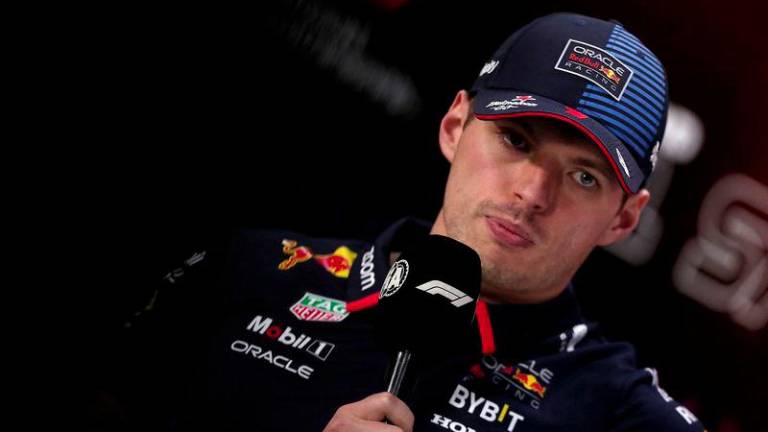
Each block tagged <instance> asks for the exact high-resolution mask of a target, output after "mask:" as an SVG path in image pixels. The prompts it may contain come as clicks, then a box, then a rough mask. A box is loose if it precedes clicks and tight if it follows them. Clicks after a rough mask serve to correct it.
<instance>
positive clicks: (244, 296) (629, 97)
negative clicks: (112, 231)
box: [136, 14, 702, 432]
mask: <svg viewBox="0 0 768 432" xmlns="http://www.w3.org/2000/svg"><path fill="white" fill-rule="evenodd" d="M666 109H667V87H666V79H665V76H664V72H663V69H662V67H661V65H660V63H659V61H658V60H657V59H656V57H655V56H654V55H653V54H652V53H651V52H650V51H649V50H648V49H647V48H646V47H645V46H643V45H642V43H640V42H639V41H638V40H637V38H635V36H633V35H631V34H630V33H628V32H627V31H626V30H624V29H623V27H622V26H621V25H618V24H616V23H613V22H607V21H602V20H597V19H594V18H589V17H584V16H579V15H573V14H554V15H550V16H546V17H543V18H540V19H538V20H536V21H534V22H532V23H531V24H529V25H528V26H526V27H524V28H522V29H520V30H519V31H517V32H516V33H514V34H513V35H512V36H510V38H509V39H507V41H506V42H504V44H503V45H502V46H501V47H500V48H499V49H498V50H497V52H496V54H495V55H494V57H493V58H492V59H491V60H490V61H489V62H488V63H487V64H486V65H485V66H484V67H483V68H482V71H481V73H480V76H479V77H478V79H477V81H476V82H475V84H474V86H473V87H472V90H471V91H470V92H467V91H460V92H458V94H457V95H456V97H455V100H454V102H453V104H452V105H451V107H450V108H449V110H448V112H447V113H446V114H445V116H444V117H443V120H442V122H441V124H440V130H439V143H440V149H441V151H442V153H443V155H444V156H445V157H446V159H447V160H448V161H449V162H450V163H451V170H450V174H449V177H448V181H447V184H446V190H445V197H444V202H443V206H442V208H441V209H440V212H439V214H438V215H437V218H436V220H435V221H434V223H433V224H432V225H431V229H430V227H429V225H424V224H423V223H419V222H417V221H412V220H404V221H401V222H399V223H398V224H396V225H395V226H393V227H392V228H390V229H389V230H388V231H387V232H385V233H384V234H383V235H382V236H381V237H380V238H379V239H378V240H377V241H376V242H375V243H374V244H368V243H364V242H358V241H340V240H330V239H313V238H309V237H305V236H302V235H299V234H296V233H289V232H268V231H251V232H245V233H242V235H240V236H238V237H237V238H236V239H235V240H234V242H233V245H232V247H231V252H230V254H229V257H228V258H227V260H226V264H225V268H226V270H225V271H224V273H223V274H224V275H225V276H224V277H223V278H220V279H219V278H217V279H216V280H218V281H219V283H218V285H216V286H217V287H218V288H217V289H218V290H219V292H220V293H222V294H223V298H222V301H221V302H219V303H218V304H215V303H214V302H212V301H210V300H209V299H208V298H207V297H205V300H204V301H206V302H207V306H209V307H208V308H207V310H208V311H213V310H215V311H217V313H213V312H207V313H206V314H205V315H202V316H203V317H204V318H206V320H205V321H201V314H199V313H197V312H189V311H190V309H192V310H194V309H193V308H189V307H187V306H188V305H186V304H183V305H182V306H178V305H176V304H174V301H173V300H166V301H165V303H166V305H165V310H166V313H165V314H164V315H163V318H162V319H160V320H161V321H162V323H164V324H165V327H164V331H163V332H162V333H159V335H160V336H159V339H160V341H161V343H160V345H161V346H162V347H164V348H165V351H164V352H163V358H166V359H169V360H167V361H168V362H169V363H170V366H171V368H173V367H174V366H177V367H184V366H186V365H187V362H188V361H189V356H186V355H185V353H186V352H188V351H189V350H193V351H199V350H200V349H202V348H204V347H206V349H207V352H208V353H209V354H208V355H207V357H206V360H205V361H204V362H202V364H200V365H199V366H194V367H190V370H189V371H186V372H184V373H182V374H180V376H182V377H184V378H180V379H177V380H176V381H173V382H174V383H176V384H178V383H182V385H187V384H186V383H192V384H191V385H190V388H189V390H188V391H185V392H184V394H188V395H189V400H187V401H184V402H183V403H178V404H174V406H173V407H171V408H173V410H172V411H173V413H172V416H171V419H170V420H168V421H171V422H172V424H173V425H174V426H177V427H179V428H186V427H190V428H191V427H203V426H207V427H212V428H213V427H215V428H217V429H226V430H229V429H233V430H234V429H237V430H291V431H296V430H320V429H321V428H323V427H324V426H325V430H326V431H365V430H370V431H379V430H380V431H395V430H411V429H416V430H435V431H442V430H451V431H480V430H499V431H501V430H504V431H510V432H511V431H516V432H520V431H527V430H531V431H532V430H535V431H544V430H553V431H554V430H569V431H575V430H584V431H600V430H605V431H643V430H665V431H700V430H702V426H701V424H700V423H699V422H698V420H697V419H696V417H695V416H694V415H693V414H692V413H690V412H689V411H688V410H687V409H685V408H684V407H682V406H681V405H679V404H678V403H677V402H675V401H674V400H673V399H672V398H670V397H669V396H668V395H667V394H666V393H665V392H664V391H663V390H662V389H661V388H660V387H658V379H657V376H656V373H655V371H653V370H652V369H639V368H637V367H636V365H635V364H634V354H633V351H632V349H631V347H629V346H628V345H627V344H619V343H609V342H606V341H605V340H604V339H603V338H602V337H601V336H600V335H599V332H598V330H597V328H596V327H595V325H593V324H587V323H585V322H584V319H583V318H582V317H581V315H580V313H579V310H578V306H577V305H576V302H575V299H574V297H573V293H572V290H571V287H570V285H569V281H570V279H571V278H572V276H573V275H574V273H575V272H576V270H577V269H578V268H579V266H580V265H581V264H582V263H583V262H584V260H585V259H586V257H587V256H588V254H589V253H590V252H591V250H592V249H593V248H594V247H595V246H598V245H608V244H611V243H614V242H616V241H618V240H621V239H622V238H625V237H626V236H627V235H629V234H630V233H631V232H632V230H633V229H634V228H635V227H636V226H637V223H638V220H639V218H640V215H641V213H642V210H643V208H644V207H645V205H646V204H647V203H648V199H649V193H648V191H647V190H645V189H643V186H644V185H645V184H646V182H647V179H648V176H649V175H650V173H651V171H652V170H653V165H654V163H655V155H656V152H657V151H658V147H659V142H660V140H661V138H662V134H663V130H664V126H665V119H666ZM428 232H431V233H432V234H440V235H444V236H448V237H452V238H453V239H456V240H458V241H460V242H462V243H464V244H466V245H467V246H469V247H471V248H472V249H474V250H475V251H476V252H477V253H478V254H479V256H480V258H481V262H482V286H481V299H480V301H479V302H478V305H477V311H476V318H477V319H476V322H477V327H478V329H477V330H478V339H479V343H478V344H477V346H476V347H475V346H467V347H466V348H465V350H464V355H463V356H457V357H456V358H448V359H444V361H441V362H436V364H434V367H433V368H432V369H431V371H430V372H429V373H428V374H426V375H425V376H424V377H422V379H421V381H420V384H419V385H420V390H418V391H416V393H415V395H414V398H413V399H412V401H409V403H410V406H409V405H408V404H407V403H405V402H404V401H402V400H400V399H398V398H397V397H395V396H393V395H391V394H387V393H383V392H382V390H383V388H384V387H383V381H384V379H383V377H384V373H385V371H386V369H387V363H388V360H389V353H388V352H386V350H385V349H384V348H382V346H380V345H379V344H378V343H377V340H376V339H375V338H374V337H372V336H371V335H372V334H373V326H374V324H375V320H374V319H373V317H374V316H375V312H376V303H377V300H378V293H377V290H378V289H379V288H380V285H381V282H382V281H383V280H384V275H385V274H386V272H387V270H388V268H389V266H391V265H392V263H393V262H394V259H395V258H396V256H397V253H398V251H400V250H401V249H402V247H403V245H406V246H407V245H408V244H412V243H414V242H418V241H419V238H421V237H423V236H425V235H426V234H427V233H428ZM215 262H216V260H215V259H214V258H212V257H204V256H199V255H198V256H196V257H195V258H194V259H192V260H191V261H190V260H188V261H187V262H186V263H185V267H184V269H183V271H177V272H175V273H169V278H168V282H169V283H170V285H169V286H170V288H169V287H165V288H163V291H164V292H162V293H161V295H160V296H159V298H160V300H158V303H159V306H158V309H159V308H160V306H163V304H162V297H163V296H165V297H166V298H171V299H172V298H173V297H174V296H178V294H179V293H180V292H184V293H185V295H188V293H190V292H196V291H197V290H198V289H199V287H200V286H203V285H205V284H207V283H208V282H206V283H200V282H197V281H193V279H194V278H192V275H191V274H192V273H195V272H201V271H203V270H202V269H204V268H206V266H209V267H215V265H214V263H215ZM204 292H208V291H204ZM192 325H195V327H190V326H192ZM140 326H141V324H138V325H136V327H140ZM190 334H193V335H194V336H191V335H190ZM182 335H186V336H187V339H184V340H183V341H182V340H181V339H179V338H180V337H182ZM203 341H206V342H205V343H203ZM177 360H178V361H177ZM177 372H178V371H177ZM188 373H194V374H196V375H194V376H201V377H203V378H204V379H203V380H199V381H198V380H189V379H186V377H187V376H188V375H187V374H188ZM197 374H202V375H197ZM158 375H162V374H160V373H158ZM161 377H162V376H161ZM163 378H164V377H163ZM198 382H200V383H202V384H196V383H198ZM171 387H174V386H171ZM173 390H175V389H170V390H169V389H166V393H159V394H160V395H162V396H158V398H159V399H161V400H162V399H163V398H164V397H165V395H167V394H174V391H173ZM169 410H171V409H170V408H169ZM385 420H386V421H387V422H388V423H389V424H387V423H385Z"/></svg>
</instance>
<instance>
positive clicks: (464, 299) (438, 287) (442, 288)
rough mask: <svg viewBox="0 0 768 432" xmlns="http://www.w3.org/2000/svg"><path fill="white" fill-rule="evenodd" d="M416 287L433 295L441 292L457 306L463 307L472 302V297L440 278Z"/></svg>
mask: <svg viewBox="0 0 768 432" xmlns="http://www.w3.org/2000/svg"><path fill="white" fill-rule="evenodd" d="M416 289H418V290H421V291H424V292H426V293H429V294H432V295H435V294H440V295H441V296H443V297H445V298H447V299H448V300H450V301H451V304H452V305H454V306H456V307H462V306H464V305H465V304H467V303H471V302H472V297H470V296H468V295H466V294H464V293H463V292H461V291H460V290H458V289H456V288H454V287H452V286H450V285H448V284H447V283H445V282H443V281H439V280H432V281H429V282H426V283H423V284H421V285H419V286H417V287H416Z"/></svg>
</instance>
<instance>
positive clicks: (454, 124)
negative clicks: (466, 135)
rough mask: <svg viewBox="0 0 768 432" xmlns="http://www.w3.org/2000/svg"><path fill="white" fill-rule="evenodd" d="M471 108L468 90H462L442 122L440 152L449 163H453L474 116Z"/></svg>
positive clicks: (457, 94)
mask: <svg viewBox="0 0 768 432" xmlns="http://www.w3.org/2000/svg"><path fill="white" fill-rule="evenodd" d="M470 108H471V103H470V99H469V93H467V91H466V90H460V91H459V92H458V93H456V97H455V98H454V99H453V103H452V104H451V107H450V108H448V112H446V113H445V115H444V116H443V120H442V121H441V122H440V134H439V139H440V151H442V152H443V156H445V158H446V159H448V162H453V157H454V155H456V148H457V147H458V145H459V140H460V139H461V134H462V133H463V132H464V125H465V123H466V121H467V119H468V118H469V117H468V116H470V115H474V114H472V113H471V112H470Z"/></svg>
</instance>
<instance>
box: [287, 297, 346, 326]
mask: <svg viewBox="0 0 768 432" xmlns="http://www.w3.org/2000/svg"><path fill="white" fill-rule="evenodd" d="M291 313H293V315H294V316H295V317H296V318H298V319H300V320H302V321H342V320H344V318H346V317H347V315H349V312H347V303H346V302H343V301H341V300H336V299H332V298H329V297H323V296H321V295H317V294H312V293H310V292H306V293H304V297H302V298H301V300H299V301H297V302H296V303H294V304H293V306H291Z"/></svg>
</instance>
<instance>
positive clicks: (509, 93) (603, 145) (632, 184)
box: [473, 89, 645, 194]
mask: <svg viewBox="0 0 768 432" xmlns="http://www.w3.org/2000/svg"><path fill="white" fill-rule="evenodd" d="M473 105H474V112H475V116H476V117H477V118H478V119H480V120H497V119H505V118H514V117H548V118H554V119H557V120H561V121H564V122H566V123H568V124H571V125H573V126H574V127H576V128H577V129H579V130H580V131H581V132H583V133H584V135H586V136H587V137H588V138H589V139H591V140H592V141H593V142H594V143H595V144H597V146H598V148H600V150H601V151H602V153H603V154H604V155H605V157H606V159H607V160H608V161H609V162H610V164H611V168H612V169H613V171H614V174H615V175H616V178H617V179H618V180H619V184H620V185H621V187H622V189H624V190H625V191H626V192H627V193H629V194H635V193H637V191H639V190H640V188H642V186H643V184H644V182H645V175H644V174H643V171H642V170H641V169H640V167H639V166H638V164H637V162H636V161H635V158H634V156H633V155H632V153H631V152H630V151H629V150H628V149H627V147H626V146H625V145H624V144H623V143H622V141H621V140H620V139H618V138H617V137H616V136H615V135H614V134H613V133H612V132H611V131H610V130H608V129H607V128H606V127H605V126H603V125H602V124H600V123H599V122H598V121H596V120H594V119H592V118H590V117H589V116H587V115H586V114H583V113H581V112H579V111H577V110H576V109H574V108H571V107H569V106H566V105H563V104H561V103H560V102H557V101H554V100H552V99H548V98H546V97H543V96H539V95H535V94H531V93H526V92H525V91H516V90H488V89H485V90H480V91H479V92H477V94H476V95H475V96H474V100H473Z"/></svg>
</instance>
